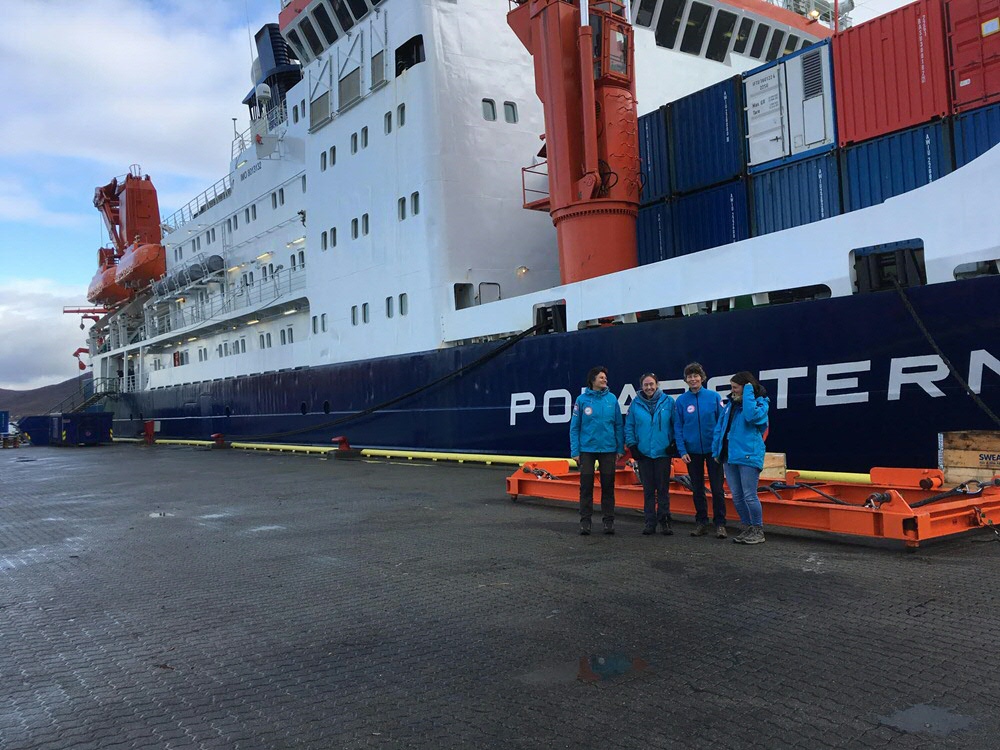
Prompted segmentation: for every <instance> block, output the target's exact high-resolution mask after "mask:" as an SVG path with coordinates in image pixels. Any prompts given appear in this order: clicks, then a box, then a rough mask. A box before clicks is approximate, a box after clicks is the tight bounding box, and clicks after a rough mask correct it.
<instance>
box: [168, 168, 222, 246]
mask: <svg viewBox="0 0 1000 750" xmlns="http://www.w3.org/2000/svg"><path fill="white" fill-rule="evenodd" d="M232 192H233V178H232V175H228V174H227V175H226V176H225V177H223V178H222V179H221V180H219V181H218V182H216V183H215V184H214V185H212V187H210V188H208V189H207V190H205V191H204V192H203V193H202V194H201V195H199V196H198V197H197V198H194V199H193V200H192V201H190V202H189V203H188V204H187V205H186V206H184V207H183V208H181V209H180V210H178V211H175V212H174V213H172V214H171V215H170V216H168V217H166V218H165V219H163V220H162V222H161V224H160V228H161V229H163V233H164V234H170V232H173V231H175V230H177V229H179V228H180V227H182V226H184V225H185V224H187V223H188V222H189V221H192V220H193V219H195V218H196V217H198V216H199V215H201V214H202V213H204V212H205V211H207V210H208V209H210V208H211V207H212V206H214V205H215V204H217V203H219V202H221V201H224V200H225V199H226V198H228V197H229V196H230V195H231V194H232Z"/></svg>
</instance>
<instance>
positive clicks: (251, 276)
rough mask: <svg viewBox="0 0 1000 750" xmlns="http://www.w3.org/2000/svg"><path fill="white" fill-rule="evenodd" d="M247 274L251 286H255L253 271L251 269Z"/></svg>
mask: <svg viewBox="0 0 1000 750" xmlns="http://www.w3.org/2000/svg"><path fill="white" fill-rule="evenodd" d="M247 276H248V278H249V279H250V286H253V271H251V272H250V273H249V274H247Z"/></svg>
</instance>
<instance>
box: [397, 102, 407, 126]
mask: <svg viewBox="0 0 1000 750" xmlns="http://www.w3.org/2000/svg"><path fill="white" fill-rule="evenodd" d="M396 123H397V124H398V125H399V127H403V126H404V125H405V124H406V105H405V104H400V105H399V106H398V107H396Z"/></svg>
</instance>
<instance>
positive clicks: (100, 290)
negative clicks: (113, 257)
mask: <svg viewBox="0 0 1000 750" xmlns="http://www.w3.org/2000/svg"><path fill="white" fill-rule="evenodd" d="M115 271H116V269H115V266H113V265H111V266H107V267H105V268H99V269H98V270H97V273H95V274H94V279H93V280H92V281H91V282H90V287H89V288H88V289H87V299H88V300H90V301H91V302H92V303H94V304H95V305H106V306H108V307H116V306H118V305H120V304H121V303H122V302H125V301H126V300H128V299H129V298H130V297H131V296H132V292H131V290H129V289H126V288H125V287H123V286H122V285H121V284H118V283H117V282H116V281H115Z"/></svg>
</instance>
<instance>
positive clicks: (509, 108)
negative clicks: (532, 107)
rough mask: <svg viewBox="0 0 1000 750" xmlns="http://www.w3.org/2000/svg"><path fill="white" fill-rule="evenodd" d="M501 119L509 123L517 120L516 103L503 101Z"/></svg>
mask: <svg viewBox="0 0 1000 750" xmlns="http://www.w3.org/2000/svg"><path fill="white" fill-rule="evenodd" d="M503 119H504V120H506V121H507V122H509V123H515V122H517V105H516V104H515V103H514V102H504V103H503Z"/></svg>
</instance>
